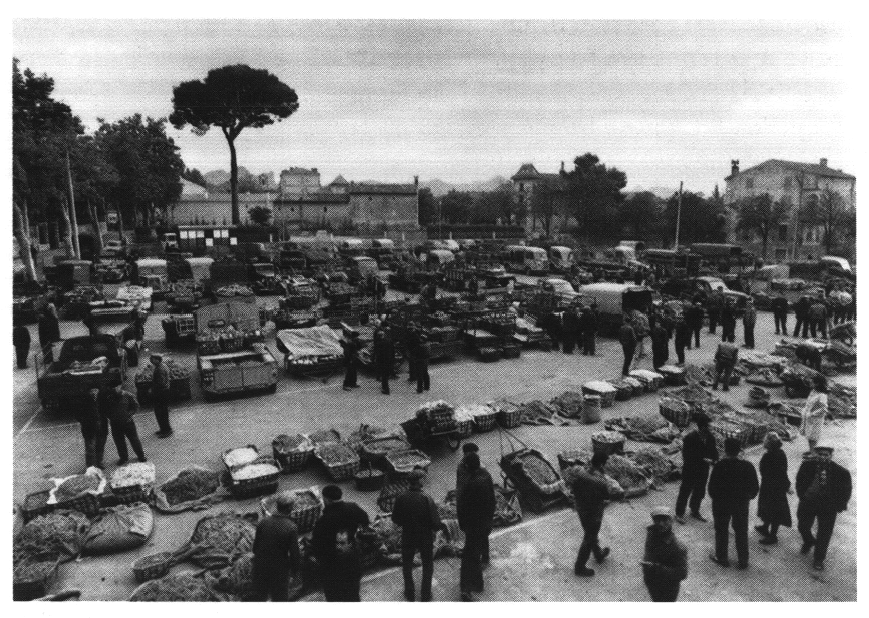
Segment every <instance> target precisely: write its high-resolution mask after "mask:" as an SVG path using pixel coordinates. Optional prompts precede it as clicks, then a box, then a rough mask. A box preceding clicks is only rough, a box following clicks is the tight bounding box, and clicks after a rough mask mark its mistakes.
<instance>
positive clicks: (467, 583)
mask: <svg viewBox="0 0 869 618" xmlns="http://www.w3.org/2000/svg"><path fill="white" fill-rule="evenodd" d="M463 461H464V465H465V469H466V471H467V476H466V477H465V479H464V481H463V483H462V488H461V490H460V493H461V498H460V499H459V500H458V501H457V502H456V516H457V518H458V520H459V528H461V530H462V532H464V533H465V547H464V549H463V550H462V567H461V576H460V577H461V578H460V588H461V593H462V600H463V601H473V600H474V597H473V593H474V592H482V591H483V564H482V560H483V555H484V554H483V552H484V551H485V550H486V549H487V545H488V540H489V534H490V533H491V532H492V521H493V519H494V517H495V504H496V503H495V486H494V483H493V482H492V476H491V475H490V474H489V473H488V472H487V471H486V470H485V469H483V468H481V467H480V456H479V455H477V453H473V452H471V453H468V454H467V455H465V457H464V460H463Z"/></svg>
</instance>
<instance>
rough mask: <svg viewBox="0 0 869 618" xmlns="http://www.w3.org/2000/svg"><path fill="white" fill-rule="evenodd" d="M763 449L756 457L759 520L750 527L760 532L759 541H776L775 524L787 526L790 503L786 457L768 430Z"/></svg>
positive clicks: (789, 483)
mask: <svg viewBox="0 0 869 618" xmlns="http://www.w3.org/2000/svg"><path fill="white" fill-rule="evenodd" d="M763 446H764V448H766V453H764V454H763V457H761V458H760V466H759V468H760V493H759V494H758V497H757V516H758V517H759V518H760V520H761V521H762V522H763V523H762V524H761V525H759V526H755V527H754V529H755V530H757V531H758V532H760V534H761V535H763V538H762V539H761V540H760V543H761V545H775V544H776V543H778V536H777V535H778V529H779V526H786V527H788V528H790V527H791V525H792V521H791V507H790V504H788V492H789V491H790V488H791V480H790V478H788V458H787V455H785V452H784V451H783V450H782V447H781V438H780V437H779V435H778V434H777V433H776V432H774V431H771V432H769V433H768V434H767V435H766V439H765V440H764V442H763Z"/></svg>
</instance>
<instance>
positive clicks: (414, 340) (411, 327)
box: [404, 322, 422, 382]
mask: <svg viewBox="0 0 869 618" xmlns="http://www.w3.org/2000/svg"><path fill="white" fill-rule="evenodd" d="M421 334H422V333H421V331H420V330H419V329H418V328H417V326H416V324H415V323H413V322H411V323H410V324H408V326H407V329H406V330H405V333H404V349H405V350H407V351H408V355H407V374H408V375H407V381H408V382H416V381H417V377H416V357H415V355H414V350H416V347H417V346H418V345H419V336H420V335H421Z"/></svg>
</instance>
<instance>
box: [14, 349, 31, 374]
mask: <svg viewBox="0 0 869 618" xmlns="http://www.w3.org/2000/svg"><path fill="white" fill-rule="evenodd" d="M29 354H30V346H29V345H17V346H15V359H16V360H17V361H18V368H19V369H27V356H28V355H29Z"/></svg>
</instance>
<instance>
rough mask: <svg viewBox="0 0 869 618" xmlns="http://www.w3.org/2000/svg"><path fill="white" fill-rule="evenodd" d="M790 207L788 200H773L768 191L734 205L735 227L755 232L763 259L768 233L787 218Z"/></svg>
mask: <svg viewBox="0 0 869 618" xmlns="http://www.w3.org/2000/svg"><path fill="white" fill-rule="evenodd" d="M790 208H791V205H790V204H789V203H788V202H785V201H782V200H779V201H777V202H774V201H773V199H772V197H771V196H770V194H769V193H763V194H762V195H755V196H753V197H750V198H746V199H744V200H741V201H740V202H739V203H738V204H737V205H736V210H737V221H736V229H737V230H739V231H748V232H753V233H755V234H757V236H758V237H759V238H760V241H761V246H762V249H761V257H762V258H764V259H765V258H766V248H767V244H768V242H769V235H770V234H771V233H772V231H773V230H775V229H776V228H778V226H779V224H780V223H781V222H782V221H787V220H788V215H789V213H790Z"/></svg>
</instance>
